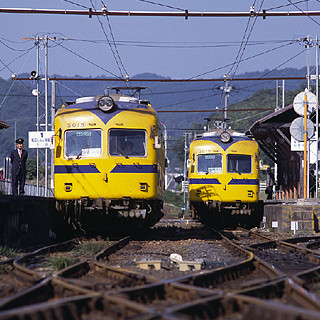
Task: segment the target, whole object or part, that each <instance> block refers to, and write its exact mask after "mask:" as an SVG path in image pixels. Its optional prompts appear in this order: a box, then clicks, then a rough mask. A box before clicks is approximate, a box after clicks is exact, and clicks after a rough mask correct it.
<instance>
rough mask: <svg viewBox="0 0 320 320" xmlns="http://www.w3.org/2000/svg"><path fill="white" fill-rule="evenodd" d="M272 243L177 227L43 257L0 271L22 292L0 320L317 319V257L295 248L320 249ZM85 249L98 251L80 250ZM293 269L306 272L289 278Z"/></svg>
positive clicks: (10, 294) (250, 235)
mask: <svg viewBox="0 0 320 320" xmlns="http://www.w3.org/2000/svg"><path fill="white" fill-rule="evenodd" d="M270 239H271V237H268V236H266V235H261V234H258V233H257V232H252V231H247V230H235V231H224V232H222V233H218V232H216V231H214V230H210V229H207V228H204V227H202V226H200V225H197V224H190V225H189V224H188V225H186V224H185V226H184V228H180V226H177V221H174V223H170V225H169V226H164V225H163V222H162V225H158V227H155V228H152V229H151V230H150V231H149V232H146V233H145V234H144V235H141V234H140V235H135V236H132V237H125V238H123V239H120V240H119V241H109V240H108V239H92V240H88V239H78V240H72V241H68V242H65V243H62V244H58V245H52V246H48V247H44V248H41V249H38V250H36V251H34V252H32V253H29V254H25V255H23V256H21V257H17V258H16V259H15V260H9V259H7V260H8V261H5V262H2V263H1V264H0V269H1V268H2V266H4V265H6V267H3V268H7V271H6V272H3V274H2V273H0V280H1V281H0V286H1V284H2V283H8V281H9V280H8V279H10V278H14V279H19V280H20V281H22V284H23V286H22V287H19V286H17V287H16V289H14V288H15V287H14V286H13V290H12V291H10V290H7V294H6V296H3V297H1V298H0V320H4V319H5V320H8V319H18V318H19V319H31V320H33V319H41V318H50V319H57V320H60V319H142V320H143V319H159V320H160V319H170V320H175V319H215V318H219V319H256V318H257V317H258V316H259V318H261V319H270V317H271V318H273V317H275V319H319V318H320V305H319V301H320V300H318V299H317V294H318V292H320V290H319V287H318V280H317V274H318V272H319V270H318V268H319V267H320V265H318V264H319V257H318V255H317V252H316V251H315V250H311V249H308V248H306V246H305V245H302V246H301V244H300V242H304V243H308V242H309V243H311V242H313V243H316V241H317V240H318V239H313V240H310V239H306V240H305V241H302V239H301V240H300V242H299V240H297V241H296V242H294V241H293V240H290V239H288V240H285V241H282V240H276V239H273V240H270ZM290 241H292V242H294V243H289V242H290ZM88 242H89V243H90V242H91V245H93V244H94V243H95V244H97V243H99V246H98V247H95V250H94V251H90V252H88V251H85V252H84V251H82V250H80V249H79V248H81V247H82V246H83V245H84V244H85V243H88ZM278 255H280V257H281V256H285V255H286V256H288V259H289V262H288V263H287V265H285V266H283V261H284V259H282V260H281V259H279V258H278ZM52 257H53V258H56V257H60V258H61V259H64V258H65V257H68V258H70V259H71V263H70V265H68V266H64V267H63V268H62V269H61V270H58V269H54V268H52V267H48V266H47V265H46V262H47V261H48V260H50V259H51V258H52ZM296 259H298V261H300V260H301V261H303V262H300V264H303V265H304V267H305V268H307V269H308V271H307V270H303V271H301V269H300V268H295V267H294V266H295V263H294V262H295V260H296ZM6 276H8V278H7V280H5V279H6V278H5V277H6ZM2 280H5V281H2ZM312 290H313V291H312ZM318 297H319V295H318Z"/></svg>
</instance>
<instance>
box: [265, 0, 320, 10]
mask: <svg viewBox="0 0 320 320" xmlns="http://www.w3.org/2000/svg"><path fill="white" fill-rule="evenodd" d="M308 1H310V0H300V1H297V2H295V3H294V4H299V3H301V2H303V3H306V2H308ZM316 1H319V0H316ZM292 4H293V3H290V4H283V5H281V6H277V7H272V8H268V9H265V11H272V10H275V9H280V8H284V7H290V6H291V5H292Z"/></svg>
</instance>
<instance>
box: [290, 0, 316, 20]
mask: <svg viewBox="0 0 320 320" xmlns="http://www.w3.org/2000/svg"><path fill="white" fill-rule="evenodd" d="M288 2H289V3H290V4H292V5H293V6H294V7H295V8H297V9H298V10H299V11H300V12H302V13H304V14H305V15H306V16H307V17H308V18H309V19H311V20H312V21H313V22H314V23H315V24H317V25H318V26H320V23H319V22H318V21H316V20H315V19H313V18H312V17H310V16H309V15H308V13H306V12H304V11H303V10H302V9H301V8H299V7H298V6H297V5H296V4H294V3H293V2H292V1H291V0H288Z"/></svg>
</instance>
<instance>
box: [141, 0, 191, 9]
mask: <svg viewBox="0 0 320 320" xmlns="http://www.w3.org/2000/svg"><path fill="white" fill-rule="evenodd" d="M137 1H140V2H146V3H150V4H154V5H157V6H160V7H166V8H169V9H176V10H180V11H186V9H181V8H177V7H172V6H169V5H167V4H162V3H159V2H153V1H150V0H137Z"/></svg>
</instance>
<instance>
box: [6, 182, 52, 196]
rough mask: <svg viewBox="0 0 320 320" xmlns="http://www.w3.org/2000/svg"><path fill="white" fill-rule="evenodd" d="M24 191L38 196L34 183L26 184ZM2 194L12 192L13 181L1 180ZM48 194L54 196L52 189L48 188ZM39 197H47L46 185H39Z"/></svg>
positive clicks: (29, 194)
mask: <svg viewBox="0 0 320 320" xmlns="http://www.w3.org/2000/svg"><path fill="white" fill-rule="evenodd" d="M24 192H25V195H27V196H38V193H37V186H35V185H32V184H26V185H25V186H24ZM0 194H7V195H9V194H12V188H11V181H7V180H6V181H4V180H0ZM47 196H48V197H54V193H53V190H52V189H48V192H47ZM39 197H45V187H42V186H39Z"/></svg>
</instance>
